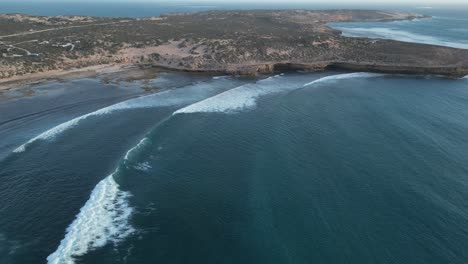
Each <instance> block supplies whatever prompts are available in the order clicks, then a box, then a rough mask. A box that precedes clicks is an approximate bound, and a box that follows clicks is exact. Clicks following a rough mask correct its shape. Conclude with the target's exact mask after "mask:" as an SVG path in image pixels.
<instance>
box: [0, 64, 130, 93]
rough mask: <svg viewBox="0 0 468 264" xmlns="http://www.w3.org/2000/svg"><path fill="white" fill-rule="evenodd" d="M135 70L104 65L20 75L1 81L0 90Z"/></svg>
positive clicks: (122, 66)
mask: <svg viewBox="0 0 468 264" xmlns="http://www.w3.org/2000/svg"><path fill="white" fill-rule="evenodd" d="M134 68H135V66H133V65H128V64H104V65H95V66H89V67H83V68H79V69H72V70H52V71H47V72H39V73H32V74H26V75H19V76H13V77H9V78H4V79H0V90H10V89H15V88H21V87H24V86H27V85H31V84H38V83H43V82H48V81H56V80H70V79H78V78H86V77H94V76H97V75H100V74H106V73H115V72H120V71H125V70H129V69H134Z"/></svg>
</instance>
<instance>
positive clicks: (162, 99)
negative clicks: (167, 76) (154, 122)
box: [13, 79, 229, 153]
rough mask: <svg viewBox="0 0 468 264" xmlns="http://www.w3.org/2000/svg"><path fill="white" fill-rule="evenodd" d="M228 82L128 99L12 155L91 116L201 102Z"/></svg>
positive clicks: (54, 130)
mask: <svg viewBox="0 0 468 264" xmlns="http://www.w3.org/2000/svg"><path fill="white" fill-rule="evenodd" d="M226 82H229V80H224V79H219V80H213V81H210V82H202V83H197V84H193V85H190V86H188V87H184V88H178V89H174V90H168V91H164V92H160V93H156V94H152V95H147V96H141V97H138V98H134V99H130V100H127V101H124V102H120V103H117V104H114V105H111V106H108V107H105V108H102V109H99V110H97V111H94V112H91V113H88V114H85V115H82V116H79V117H77V118H74V119H72V120H69V121H67V122H65V123H62V124H60V125H57V126H55V127H53V128H51V129H49V130H47V131H45V132H43V133H41V134H39V135H38V136H36V137H34V138H31V139H30V140H28V141H27V142H26V143H24V144H22V145H21V146H19V147H17V148H16V149H14V150H13V152H14V153H20V152H24V151H25V150H26V148H27V146H28V145H30V144H31V143H33V142H35V141H37V140H50V139H53V138H54V137H55V136H57V135H59V134H61V133H63V132H64V131H66V130H68V129H70V128H73V127H74V126H76V125H78V124H79V123H80V122H81V121H83V120H85V119H87V118H89V117H93V116H100V115H107V114H110V113H113V112H115V111H119V110H126V109H138V108H153V107H164V106H177V105H182V104H187V103H192V102H196V101H199V100H203V99H204V98H206V97H209V96H212V95H213V94H216V93H217V91H218V90H219V89H220V88H223V87H224V86H228V85H229V84H226Z"/></svg>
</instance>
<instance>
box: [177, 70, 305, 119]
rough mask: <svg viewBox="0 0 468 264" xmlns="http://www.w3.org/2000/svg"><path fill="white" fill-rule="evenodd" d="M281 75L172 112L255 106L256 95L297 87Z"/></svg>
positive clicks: (227, 110)
mask: <svg viewBox="0 0 468 264" xmlns="http://www.w3.org/2000/svg"><path fill="white" fill-rule="evenodd" d="M285 80H287V79H285V78H283V76H280V75H276V76H273V77H269V78H267V79H264V80H261V81H258V82H256V83H254V84H246V85H242V86H239V87H237V88H234V89H231V90H228V91H226V92H223V93H220V94H218V95H215V96H213V97H210V98H207V99H205V100H203V101H200V102H197V103H194V104H192V105H189V106H187V107H184V108H182V109H179V110H177V111H175V112H174V113H173V115H177V114H188V113H210V112H211V113H214V112H218V113H236V112H240V111H243V110H246V109H250V108H253V107H255V106H256V100H257V98H258V97H260V96H262V95H266V94H270V93H275V92H279V91H281V90H284V89H290V88H293V89H294V88H299V87H292V84H289V85H288V84H287V83H285V82H284V81H285Z"/></svg>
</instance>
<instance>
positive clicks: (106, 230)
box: [47, 172, 135, 264]
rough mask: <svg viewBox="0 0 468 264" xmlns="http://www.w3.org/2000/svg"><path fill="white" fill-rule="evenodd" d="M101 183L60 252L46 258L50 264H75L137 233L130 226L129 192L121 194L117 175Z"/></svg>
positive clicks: (65, 239) (63, 242)
mask: <svg viewBox="0 0 468 264" xmlns="http://www.w3.org/2000/svg"><path fill="white" fill-rule="evenodd" d="M115 174H116V172H114V173H113V174H111V175H109V176H108V177H107V178H105V179H104V180H102V181H101V182H99V183H98V184H97V185H96V187H95V188H94V190H93V191H92V193H91V196H90V198H89V200H88V201H87V202H86V204H85V205H84V206H83V207H82V208H81V210H80V213H79V214H78V215H77V216H76V218H75V220H74V221H73V222H72V223H71V225H70V226H68V228H67V230H66V234H65V237H64V238H63V239H62V241H61V242H60V245H59V246H58V248H57V250H56V251H55V252H54V253H52V254H50V255H49V256H48V257H47V262H48V263H49V264H72V263H75V259H74V257H76V256H82V255H84V254H85V253H87V252H89V251H90V250H93V249H96V248H99V247H103V246H105V245H106V244H108V243H118V242H120V241H121V240H122V239H124V238H125V237H127V236H129V235H130V234H132V233H133V232H134V231H135V230H134V228H133V227H132V226H131V225H130V224H129V219H130V216H131V214H132V211H133V209H132V208H131V207H130V206H129V204H128V197H129V196H130V193H129V192H124V191H121V190H119V185H118V184H117V183H116V182H115V180H114V175H115Z"/></svg>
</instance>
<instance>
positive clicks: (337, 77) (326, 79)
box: [304, 72, 383, 87]
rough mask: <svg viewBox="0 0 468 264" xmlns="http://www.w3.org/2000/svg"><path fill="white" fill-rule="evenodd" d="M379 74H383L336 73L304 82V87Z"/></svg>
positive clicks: (377, 74)
mask: <svg viewBox="0 0 468 264" xmlns="http://www.w3.org/2000/svg"><path fill="white" fill-rule="evenodd" d="M379 76H383V74H380V73H370V72H353V73H344V74H337V75H331V76H327V77H323V78H320V79H317V80H314V81H312V82H309V83H306V84H304V87H306V86H310V85H313V84H317V83H326V82H331V81H338V80H343V79H353V78H370V77H379Z"/></svg>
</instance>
